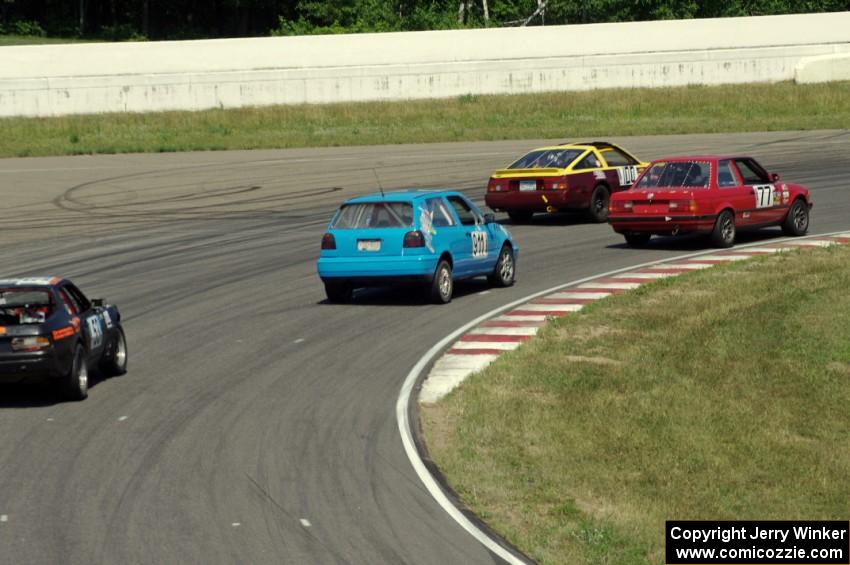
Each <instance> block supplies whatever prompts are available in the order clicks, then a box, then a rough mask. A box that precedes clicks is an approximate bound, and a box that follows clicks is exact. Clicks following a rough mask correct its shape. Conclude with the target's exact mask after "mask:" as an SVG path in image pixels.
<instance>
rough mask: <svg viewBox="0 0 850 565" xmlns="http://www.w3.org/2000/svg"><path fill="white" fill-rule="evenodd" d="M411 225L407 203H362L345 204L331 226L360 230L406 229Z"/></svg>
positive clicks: (410, 214)
mask: <svg viewBox="0 0 850 565" xmlns="http://www.w3.org/2000/svg"><path fill="white" fill-rule="evenodd" d="M412 225H413V206H412V205H411V204H410V203H409V202H364V203H362V204H346V205H344V206H343V207H342V208H340V210H339V213H338V214H337V215H336V218H335V219H334V221H333V224H332V225H331V227H332V228H334V229H338V230H350V229H362V228H407V227H411V226H412Z"/></svg>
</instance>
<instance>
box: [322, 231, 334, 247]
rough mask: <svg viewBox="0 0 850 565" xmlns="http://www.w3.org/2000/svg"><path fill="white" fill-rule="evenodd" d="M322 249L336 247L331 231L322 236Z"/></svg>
mask: <svg viewBox="0 0 850 565" xmlns="http://www.w3.org/2000/svg"><path fill="white" fill-rule="evenodd" d="M322 249H336V240H335V239H334V236H333V234H332V233H326V234H325V235H323V236H322Z"/></svg>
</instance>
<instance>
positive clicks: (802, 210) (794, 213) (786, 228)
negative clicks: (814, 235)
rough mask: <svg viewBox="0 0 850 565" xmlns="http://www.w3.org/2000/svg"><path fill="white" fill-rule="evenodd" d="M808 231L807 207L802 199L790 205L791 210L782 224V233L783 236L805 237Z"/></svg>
mask: <svg viewBox="0 0 850 565" xmlns="http://www.w3.org/2000/svg"><path fill="white" fill-rule="evenodd" d="M807 231H809V206H808V204H806V202H805V201H804V200H803V199H802V198H798V199H797V200H795V201H794V203H793V204H791V209H790V210H788V214H787V215H786V216H785V221H784V222H782V233H784V234H785V235H805V234H806V232H807Z"/></svg>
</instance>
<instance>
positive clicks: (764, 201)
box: [753, 184, 773, 208]
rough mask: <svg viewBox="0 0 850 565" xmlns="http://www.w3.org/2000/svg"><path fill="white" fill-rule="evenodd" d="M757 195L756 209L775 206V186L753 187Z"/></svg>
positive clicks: (760, 185)
mask: <svg viewBox="0 0 850 565" xmlns="http://www.w3.org/2000/svg"><path fill="white" fill-rule="evenodd" d="M753 192H754V193H755V195H756V208H770V207H771V206H773V185H772V184H757V185H754V186H753Z"/></svg>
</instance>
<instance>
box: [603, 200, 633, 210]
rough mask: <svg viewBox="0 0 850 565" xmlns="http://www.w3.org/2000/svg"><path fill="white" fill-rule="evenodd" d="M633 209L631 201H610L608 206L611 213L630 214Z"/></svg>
mask: <svg viewBox="0 0 850 565" xmlns="http://www.w3.org/2000/svg"><path fill="white" fill-rule="evenodd" d="M632 208H634V202H632V201H631V200H611V202H610V203H609V204H608V210H609V211H611V212H630V211H631V210H632Z"/></svg>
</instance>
